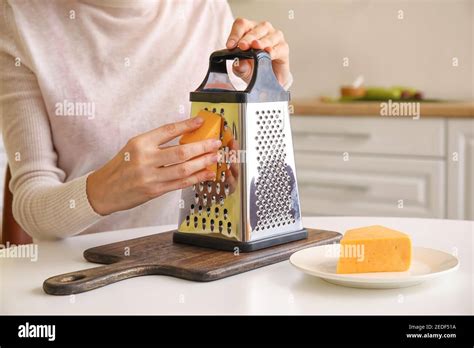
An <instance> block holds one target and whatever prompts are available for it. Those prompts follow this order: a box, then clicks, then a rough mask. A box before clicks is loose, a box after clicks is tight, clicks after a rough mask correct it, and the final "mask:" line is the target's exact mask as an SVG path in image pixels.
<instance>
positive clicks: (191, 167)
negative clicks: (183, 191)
mask: <svg viewBox="0 0 474 348" xmlns="http://www.w3.org/2000/svg"><path fill="white" fill-rule="evenodd" d="M214 163H217V153H213V154H207V155H204V156H199V157H197V158H194V159H192V160H189V161H186V162H183V163H179V164H175V165H171V166H167V167H162V168H159V169H158V174H157V175H158V181H159V182H165V181H173V180H177V179H184V178H187V177H188V176H191V175H193V174H194V173H196V172H199V171H201V170H203V169H205V168H206V167H208V166H210V165H212V164H214Z"/></svg>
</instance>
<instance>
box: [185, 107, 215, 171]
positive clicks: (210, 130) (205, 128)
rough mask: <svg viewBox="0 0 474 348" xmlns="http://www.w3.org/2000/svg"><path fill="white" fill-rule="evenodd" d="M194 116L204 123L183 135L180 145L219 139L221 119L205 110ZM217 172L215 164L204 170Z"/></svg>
mask: <svg viewBox="0 0 474 348" xmlns="http://www.w3.org/2000/svg"><path fill="white" fill-rule="evenodd" d="M196 116H199V117H201V118H202V119H203V120H204V122H203V124H202V125H201V127H199V128H198V129H195V130H194V131H192V132H189V133H186V134H184V135H183V136H182V137H181V139H180V140H179V143H180V144H189V143H195V142H198V141H202V140H207V139H216V140H219V139H220V135H221V123H222V117H221V116H220V115H217V114H215V113H213V112H210V111H207V110H201V111H199V112H198V113H197V115H196ZM206 169H207V170H210V171H214V172H217V163H215V164H213V165H211V166H209V167H207V168H206Z"/></svg>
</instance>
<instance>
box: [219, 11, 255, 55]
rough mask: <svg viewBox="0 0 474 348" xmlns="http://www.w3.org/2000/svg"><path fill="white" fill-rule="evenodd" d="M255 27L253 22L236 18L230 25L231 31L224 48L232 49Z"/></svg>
mask: <svg viewBox="0 0 474 348" xmlns="http://www.w3.org/2000/svg"><path fill="white" fill-rule="evenodd" d="M254 26H255V22H253V21H249V20H248V19H244V18H237V19H236V20H235V21H234V24H232V29H231V31H230V34H229V38H228V39H227V43H226V47H227V48H229V49H230V48H234V47H236V46H237V43H238V42H239V40H240V39H241V38H242V36H244V34H245V33H246V32H247V31H249V30H250V29H252V28H253V27H254Z"/></svg>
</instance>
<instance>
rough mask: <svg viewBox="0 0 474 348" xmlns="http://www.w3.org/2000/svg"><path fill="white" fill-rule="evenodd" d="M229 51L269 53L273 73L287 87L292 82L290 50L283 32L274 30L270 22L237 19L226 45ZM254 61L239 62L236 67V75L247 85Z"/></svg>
mask: <svg viewBox="0 0 474 348" xmlns="http://www.w3.org/2000/svg"><path fill="white" fill-rule="evenodd" d="M226 46H227V48H228V49H231V48H235V47H239V48H240V49H241V50H244V51H246V50H248V49H250V48H255V49H263V50H265V51H267V52H268V53H269V54H270V56H271V58H272V64H273V71H274V72H275V75H276V77H277V79H278V81H279V82H280V84H281V85H282V86H283V85H286V84H287V83H289V82H291V73H290V49H289V46H288V43H287V42H286V41H285V37H284V36H283V33H282V31H281V30H278V29H275V28H273V26H272V24H271V23H270V22H261V23H256V22H253V21H250V20H248V19H243V18H237V19H236V20H235V21H234V24H233V25H232V30H231V32H230V35H229V38H228V39H227V44H226ZM252 69H253V61H252V60H243V61H239V64H238V65H234V73H235V74H236V75H237V76H239V77H240V78H242V79H243V80H244V81H246V82H247V83H248V82H249V81H250V78H251V76H252Z"/></svg>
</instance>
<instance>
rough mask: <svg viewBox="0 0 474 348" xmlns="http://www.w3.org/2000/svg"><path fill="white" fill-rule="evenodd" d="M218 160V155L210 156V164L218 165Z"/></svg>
mask: <svg viewBox="0 0 474 348" xmlns="http://www.w3.org/2000/svg"><path fill="white" fill-rule="evenodd" d="M217 158H218V156H217V153H216V154H213V155H211V156H209V162H210V163H216V162H217Z"/></svg>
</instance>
